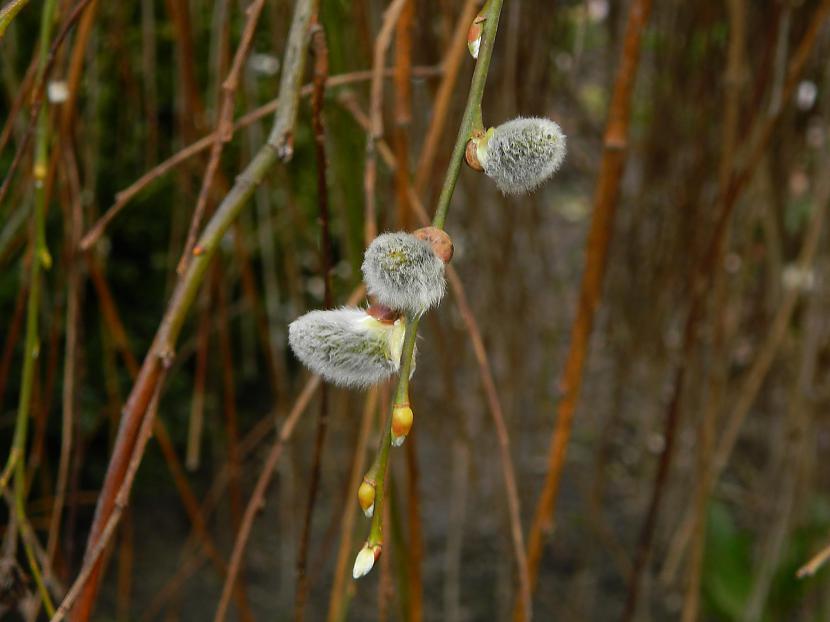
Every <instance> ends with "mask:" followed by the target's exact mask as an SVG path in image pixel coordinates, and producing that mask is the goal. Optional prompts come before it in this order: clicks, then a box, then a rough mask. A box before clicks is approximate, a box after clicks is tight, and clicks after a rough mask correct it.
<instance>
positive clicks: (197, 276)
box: [72, 0, 316, 622]
mask: <svg viewBox="0 0 830 622" xmlns="http://www.w3.org/2000/svg"><path fill="white" fill-rule="evenodd" d="M315 6H316V1H315V0H297V3H296V5H295V11H294V18H293V22H292V26H291V31H290V33H289V37H288V42H287V48H286V53H285V55H284V70H283V75H282V80H281V84H280V98H279V105H278V107H277V111H276V115H275V119H274V126H273V129H272V131H271V135H270V136H269V139H268V142H267V143H266V144H265V145H263V146H262V147H261V148H260V150H259V151H258V152H257V154H256V155H255V156H254V158H253V160H252V161H251V162H250V164H248V166H247V167H246V168H245V170H244V171H243V172H242V173H241V174H240V175H239V176H238V177H237V179H236V183H235V184H234V186H233V188H231V190H230V192H229V193H228V195H227V196H226V197H225V198H224V200H223V201H222V203H221V204H220V205H219V207H218V208H217V210H216V213H215V214H214V215H213V217H212V218H211V220H210V221H209V222H208V224H207V225H206V227H205V230H204V232H203V233H202V235H201V237H200V238H199V240H198V242H197V244H196V246H195V247H194V249H193V253H194V257H193V259H192V261H190V262H189V263H188V266H187V270H186V271H185V273H184V274H183V275H182V276H181V277H180V278H179V280H178V282H177V285H176V287H175V290H174V292H173V295H172V297H171V299H170V302H169V304H168V307H167V310H166V311H165V314H164V317H163V319H162V321H161V324H160V325H159V328H158V331H157V332H156V336H155V339H154V341H153V344H152V346H151V347H150V351H149V352H148V353H147V356H146V357H145V359H144V363H143V364H142V367H141V370H140V372H139V376H138V379H137V380H136V382H135V384H134V385H133V388H132V391H131V392H130V396H129V398H128V399H127V403H126V405H125V407H124V412H123V416H122V418H121V424H120V426H119V430H118V435H117V437H116V440H115V446H114V448H113V454H112V457H111V459H110V464H109V467H108V468H107V475H106V478H105V481H104V486H103V488H102V490H101V495H100V497H99V500H98V504H97V507H96V511H95V518H94V520H93V524H92V529H91V531H90V536H89V541H88V542H87V556H86V559H87V561H89V560H90V559H91V557H90V556H91V552H92V551H93V550H94V549H95V547H96V546H97V545H98V543H99V542H100V541H101V538H102V537H103V535H104V534H103V529H104V526H105V525H106V524H107V521H108V520H109V517H110V516H111V514H112V512H113V509H114V507H115V499H116V495H117V493H118V490H119V488H120V486H121V484H122V483H123V482H124V481H125V480H124V478H125V476H126V472H127V467H128V464H129V462H130V460H131V458H132V456H133V453H134V449H136V448H137V447H136V440H137V437H138V432H139V429H140V427H141V424H142V422H143V420H144V419H145V418H146V417H151V418H152V417H154V415H155V413H154V412H152V411H148V409H147V406H148V404H149V401H150V398H151V396H152V395H153V393H154V392H155V390H156V387H157V386H158V385H159V383H160V381H161V378H160V376H161V372H162V369H163V368H166V367H169V365H170V364H172V361H173V356H174V349H175V345H176V341H177V339H178V336H179V333H180V332H181V329H182V326H183V324H184V321H185V319H186V318H187V314H188V312H189V310H190V307H191V306H192V304H193V300H194V299H195V297H196V294H197V292H198V291H199V288H200V287H201V284H202V281H203V280H204V275H205V272H206V270H207V267H208V265H209V264H210V261H211V259H212V258H213V255H214V253H215V252H216V249H217V248H218V246H219V242H220V241H221V239H222V237H223V236H224V235H225V233H226V232H227V230H228V229H229V228H230V226H231V225H232V224H233V222H234V221H235V220H236V218H237V217H238V216H239V213H240V212H241V211H242V208H243V207H244V206H245V205H246V203H247V201H248V199H249V198H250V197H251V195H252V194H253V193H254V191H255V190H256V188H257V186H258V185H259V184H260V183H261V182H262V179H263V178H264V176H265V174H266V172H267V171H268V170H270V169H271V167H272V166H273V165H274V164H275V163H276V162H278V161H280V160H282V161H287V160H288V159H290V157H291V155H292V153H293V128H294V125H295V123H296V117H297V107H298V101H299V96H300V80H301V78H302V74H303V69H304V68H305V50H306V45H307V40H308V25H309V21H310V19H311V14H312V11H313V10H314V8H315ZM141 451H143V447H142V448H141ZM101 570H102V565H101V561H100V559H98V560H96V562H95V564H94V568H93V569H92V571H91V572H90V578H89V581H88V582H87V584H86V585H85V587H84V589H83V591H82V593H81V594H80V596H79V597H78V601H77V605H76V607H75V609H74V610H73V612H72V620H73V622H85V621H86V620H88V619H89V616H90V614H91V612H92V606H93V603H94V601H95V597H96V594H97V590H98V586H99V583H100V579H101Z"/></svg>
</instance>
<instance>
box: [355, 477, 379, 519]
mask: <svg viewBox="0 0 830 622" xmlns="http://www.w3.org/2000/svg"><path fill="white" fill-rule="evenodd" d="M357 499H358V501H359V502H360V508H361V509H362V510H363V514H365V515H366V518H372V516H373V515H374V513H375V483H374V482H373V481H369V480H367V479H364V480H363V483H362V484H360V487H359V488H358V489H357Z"/></svg>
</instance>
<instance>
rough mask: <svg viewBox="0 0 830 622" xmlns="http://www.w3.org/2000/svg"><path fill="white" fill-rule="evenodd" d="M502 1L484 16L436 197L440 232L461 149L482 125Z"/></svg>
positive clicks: (493, 3) (494, 1)
mask: <svg viewBox="0 0 830 622" xmlns="http://www.w3.org/2000/svg"><path fill="white" fill-rule="evenodd" d="M501 5H502V0H490V5H489V7H487V8H488V10H487V12H486V14H485V17H486V19H485V22H484V32H483V34H482V35H481V48H480V50H479V54H478V62H477V63H476V68H475V71H474V72H473V81H472V83H471V84H470V94H469V95H468V97H467V107H466V108H465V109H464V116H463V117H462V119H461V127H460V128H458V137H457V138H456V139H455V147H453V150H452V156H451V157H450V164H449V166H448V167H447V176H446V177H445V178H444V185H443V187H442V188H441V194H440V196H439V197H438V207H436V209H435V217H434V218H433V219H432V224H433V226H435V227H438V228H439V229H443V228H444V221H445V220H446V219H447V211H448V210H449V207H450V200H451V199H452V195H453V192H454V191H455V184H456V182H457V181H458V175H459V174H460V173H461V160H462V158H463V157H464V150H465V149H466V148H467V141H468V140H470V136H471V134H472V130H473V129H475V125H476V121H478V124H479V125H480V124H481V99H482V97H483V96H484V86H485V84H487V72H488V71H489V69H490V58H491V57H492V55H493V44H494V43H495V41H496V32H497V31H498V28H499V16H500V15H501Z"/></svg>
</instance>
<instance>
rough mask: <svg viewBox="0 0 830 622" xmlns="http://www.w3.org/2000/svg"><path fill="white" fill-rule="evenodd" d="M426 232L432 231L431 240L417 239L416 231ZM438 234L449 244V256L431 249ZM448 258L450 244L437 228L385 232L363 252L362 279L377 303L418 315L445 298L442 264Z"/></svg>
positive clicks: (450, 248)
mask: <svg viewBox="0 0 830 622" xmlns="http://www.w3.org/2000/svg"><path fill="white" fill-rule="evenodd" d="M427 231H430V232H432V234H433V239H424V236H421V237H419V235H418V234H419V232H427ZM438 235H441V236H443V238H445V241H444V243H445V244H446V245H449V252H448V255H445V256H443V257H441V256H439V255H438V254H437V253H436V250H434V249H435V248H436V241H435V239H434V237H435V236H438ZM431 242H432V243H431ZM451 256H452V243H451V242H449V237H448V236H447V235H446V234H445V233H444V232H442V231H440V230H438V229H434V228H432V227H428V228H426V229H421V230H419V231H418V232H416V233H415V234H412V233H404V232H402V231H399V232H397V233H384V234H382V235H379V236H378V237H377V238H375V239H374V240H373V241H372V243H371V244H370V245H369V248H367V249H366V254H365V255H364V259H363V266H362V270H363V280H364V282H365V283H366V289H367V290H368V292H369V294H370V295H371V296H372V297H374V299H375V300H377V302H379V303H380V304H382V305H386V306H387V307H390V308H392V309H395V310H398V311H402V312H405V313H408V314H410V315H413V316H420V315H422V314H423V313H424V312H425V311H426V310H427V309H429V308H430V307H433V306H435V305H437V304H438V303H439V302H440V301H441V298H442V297H443V296H444V290H445V289H446V281H445V280H444V263H445V261H449V258H450V257H451Z"/></svg>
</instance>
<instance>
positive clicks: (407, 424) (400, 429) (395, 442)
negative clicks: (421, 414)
mask: <svg viewBox="0 0 830 622" xmlns="http://www.w3.org/2000/svg"><path fill="white" fill-rule="evenodd" d="M413 420H414V416H413V413H412V409H411V408H410V407H409V404H396V405H395V407H394V408H393V409H392V430H391V432H392V447H400V446H401V445H403V442H404V441H405V440H406V435H407V434H409V431H410V430H411V429H412V422H413Z"/></svg>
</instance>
